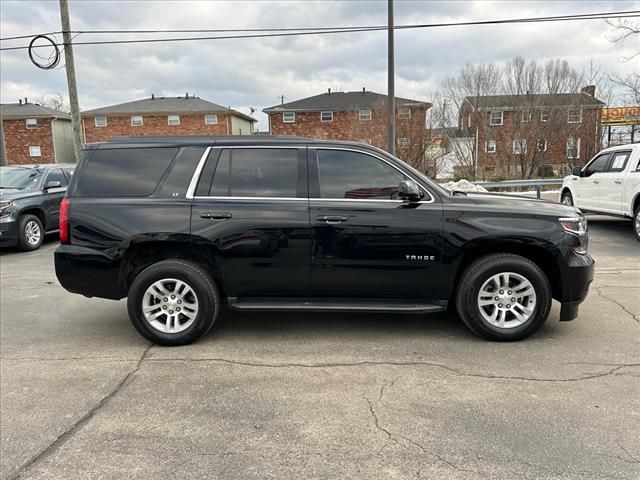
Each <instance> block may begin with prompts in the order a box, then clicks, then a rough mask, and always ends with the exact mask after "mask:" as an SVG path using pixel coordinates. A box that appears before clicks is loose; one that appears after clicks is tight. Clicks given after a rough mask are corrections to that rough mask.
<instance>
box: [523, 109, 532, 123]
mask: <svg viewBox="0 0 640 480" xmlns="http://www.w3.org/2000/svg"><path fill="white" fill-rule="evenodd" d="M530 121H531V111H530V110H525V111H524V112H522V123H529V122H530Z"/></svg>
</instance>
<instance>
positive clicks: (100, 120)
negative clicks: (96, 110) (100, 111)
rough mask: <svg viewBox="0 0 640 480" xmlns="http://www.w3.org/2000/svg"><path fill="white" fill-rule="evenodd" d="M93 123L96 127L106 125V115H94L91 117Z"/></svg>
mask: <svg viewBox="0 0 640 480" xmlns="http://www.w3.org/2000/svg"><path fill="white" fill-rule="evenodd" d="M93 123H94V124H95V126H96V127H106V126H107V117H96V118H94V119H93Z"/></svg>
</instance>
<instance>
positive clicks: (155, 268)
mask: <svg viewBox="0 0 640 480" xmlns="http://www.w3.org/2000/svg"><path fill="white" fill-rule="evenodd" d="M219 307H220V300H219V295H218V289H217V287H216V284H215V282H214V281H213V279H212V278H211V276H210V275H209V274H208V273H207V272H206V271H205V270H203V269H202V268H201V267H199V266H197V265H195V264H193V263H190V262H187V261H184V260H164V261H161V262H158V263H155V264H153V265H151V266H150V267H147V268H145V269H144V270H143V271H142V272H140V273H139V274H138V276H136V278H135V279H134V280H133V282H132V284H131V287H130V288H129V295H128V299H127V308H128V311H129V318H130V319H131V322H132V323H133V326H134V327H135V328H136V330H137V331H138V332H139V333H140V334H141V335H142V336H143V337H144V338H146V339H147V340H149V341H151V342H153V343H157V344H159V345H167V346H173V345H186V344H189V343H191V342H193V341H195V340H197V339H198V338H200V337H201V336H202V335H204V334H206V333H207V332H208V331H209V329H210V328H211V327H212V326H213V323H214V322H215V319H216V317H217V315H218V310H219Z"/></svg>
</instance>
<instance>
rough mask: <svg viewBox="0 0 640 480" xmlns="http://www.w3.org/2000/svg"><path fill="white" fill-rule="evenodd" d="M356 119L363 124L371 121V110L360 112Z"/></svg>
mask: <svg viewBox="0 0 640 480" xmlns="http://www.w3.org/2000/svg"><path fill="white" fill-rule="evenodd" d="M358 118H359V119H360V120H361V121H363V122H368V121H369V120H371V110H360V111H359V112H358Z"/></svg>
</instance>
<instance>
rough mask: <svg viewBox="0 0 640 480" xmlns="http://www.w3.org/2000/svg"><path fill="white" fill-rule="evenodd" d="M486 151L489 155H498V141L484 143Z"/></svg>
mask: <svg viewBox="0 0 640 480" xmlns="http://www.w3.org/2000/svg"><path fill="white" fill-rule="evenodd" d="M484 151H485V152H487V153H496V141H495V140H487V141H486V142H485V143H484Z"/></svg>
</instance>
